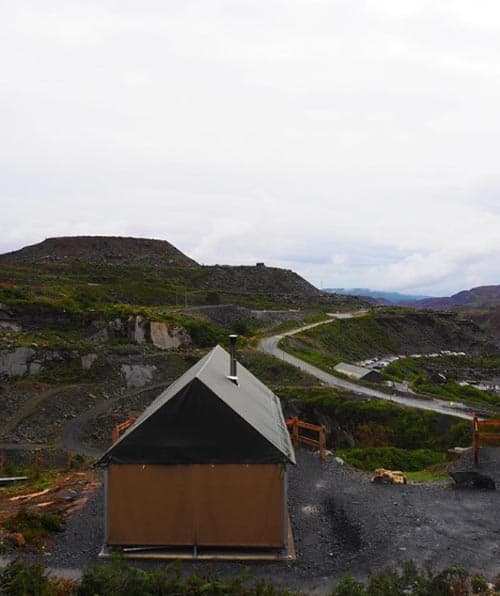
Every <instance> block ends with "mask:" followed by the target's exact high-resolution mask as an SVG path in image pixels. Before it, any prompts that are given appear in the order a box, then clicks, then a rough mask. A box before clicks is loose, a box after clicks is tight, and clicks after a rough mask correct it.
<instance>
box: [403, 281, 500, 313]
mask: <svg viewBox="0 0 500 596" xmlns="http://www.w3.org/2000/svg"><path fill="white" fill-rule="evenodd" d="M414 306H416V307H418V308H431V309H433V310H446V309H457V308H464V309H473V310H484V309H491V308H493V307H497V306H500V286H479V287H477V288H472V289H471V290H462V291H461V292H458V293H457V294H453V296H450V297H448V298H425V299H424V300H418V301H417V302H416V303H415V304H414Z"/></svg>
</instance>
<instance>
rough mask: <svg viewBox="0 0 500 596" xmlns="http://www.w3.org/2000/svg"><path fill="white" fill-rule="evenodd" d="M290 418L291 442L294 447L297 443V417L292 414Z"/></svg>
mask: <svg viewBox="0 0 500 596" xmlns="http://www.w3.org/2000/svg"><path fill="white" fill-rule="evenodd" d="M292 420H293V424H292V443H293V445H294V447H297V446H298V444H299V418H298V416H294V417H293V418H292Z"/></svg>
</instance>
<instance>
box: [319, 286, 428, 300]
mask: <svg viewBox="0 0 500 596" xmlns="http://www.w3.org/2000/svg"><path fill="white" fill-rule="evenodd" d="M324 291H325V292H330V293H332V294H341V295H343V296H362V297H363V298H373V299H374V300H376V301H377V302H382V303H387V302H388V303H391V304H409V303H411V302H416V301H418V300H427V299H429V296H421V295H411V294H400V293H399V292H382V291H377V290H370V289H368V288H325V289H324Z"/></svg>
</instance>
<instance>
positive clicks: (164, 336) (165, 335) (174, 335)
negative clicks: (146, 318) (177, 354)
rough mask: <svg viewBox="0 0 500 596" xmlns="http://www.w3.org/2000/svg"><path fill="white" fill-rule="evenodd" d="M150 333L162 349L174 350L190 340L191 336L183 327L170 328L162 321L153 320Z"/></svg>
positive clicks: (153, 341) (154, 342) (154, 343)
mask: <svg viewBox="0 0 500 596" xmlns="http://www.w3.org/2000/svg"><path fill="white" fill-rule="evenodd" d="M150 333H151V341H152V343H153V345H155V346H156V347H157V348H160V349H161V350H172V349H175V348H178V347H179V346H181V345H182V344H186V343H189V342H190V337H189V335H188V334H187V332H186V330H185V329H183V328H182V327H173V328H172V329H169V328H168V327H167V325H166V324H165V323H162V322H160V321H151V323H150Z"/></svg>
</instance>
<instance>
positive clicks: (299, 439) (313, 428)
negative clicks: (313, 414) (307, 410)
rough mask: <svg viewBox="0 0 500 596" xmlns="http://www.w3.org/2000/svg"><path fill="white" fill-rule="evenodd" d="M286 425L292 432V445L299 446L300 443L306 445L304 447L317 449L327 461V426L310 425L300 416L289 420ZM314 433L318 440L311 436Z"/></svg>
mask: <svg viewBox="0 0 500 596" xmlns="http://www.w3.org/2000/svg"><path fill="white" fill-rule="evenodd" d="M286 425H287V427H288V429H289V430H290V432H291V435H292V443H293V444H294V445H295V446H297V445H298V444H299V443H304V445H309V446H310V447H316V448H317V449H319V455H320V457H321V459H322V460H325V459H326V432H325V426H324V425H323V424H322V425H318V424H310V423H309V422H304V421H303V420H300V419H299V417H298V416H294V417H293V418H288V419H287V420H286ZM301 430H305V431H306V432H308V433H309V435H307V434H303V433H301V432H300V431H301ZM313 433H317V435H318V438H317V439H314V438H312V437H311V436H310V435H311V434H313Z"/></svg>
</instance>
